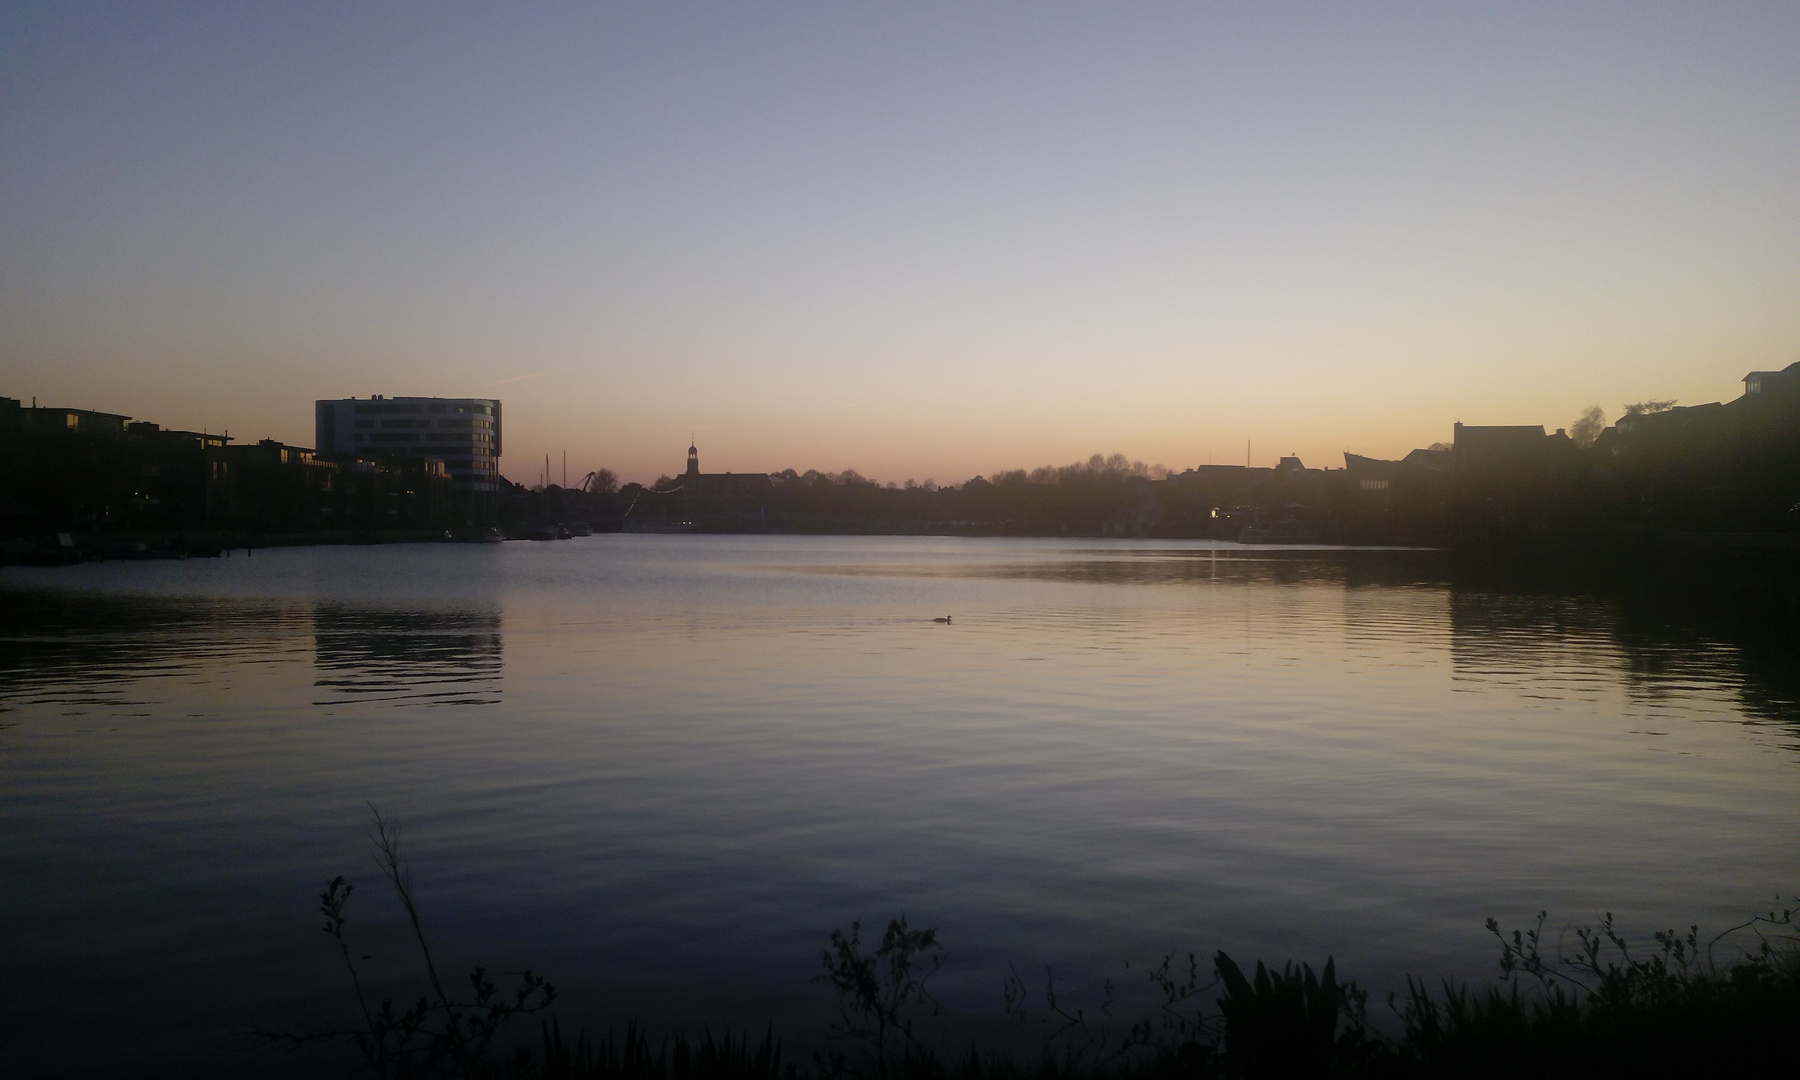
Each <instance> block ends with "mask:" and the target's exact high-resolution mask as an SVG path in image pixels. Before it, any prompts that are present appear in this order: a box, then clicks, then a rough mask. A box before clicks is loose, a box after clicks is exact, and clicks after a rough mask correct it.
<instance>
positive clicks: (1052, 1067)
mask: <svg viewBox="0 0 1800 1080" xmlns="http://www.w3.org/2000/svg"><path fill="white" fill-rule="evenodd" d="M374 836H375V840H376V857H377V862H378V865H379V866H380V868H381V871H382V874H383V876H384V877H385V878H386V882H387V885H388V886H389V887H390V888H391V889H392V891H393V893H394V895H395V897H396V898H397V899H398V901H399V903H400V906H401V908H402V909H403V911H404V912H405V915H406V918H407V920H408V923H409V925H410V927H411V930H412V932H413V937H414V940H415V942H416V944H417V946H418V950H419V962H420V971H419V973H418V975H419V989H418V995H417V997H415V998H413V999H411V1000H407V1001H400V1000H394V999H384V1000H379V1001H376V1000H371V999H370V998H369V997H368V996H367V994H366V993H365V989H364V985H363V977H362V975H361V972H360V968H359V963H358V956H357V953H356V950H355V947H354V945H353V943H352V936H351V935H350V933H349V930H348V913H347V908H348V904H349V900H350V898H351V895H352V893H353V892H354V886H353V885H351V883H349V882H347V881H346V880H345V879H344V878H342V877H339V878H336V879H334V880H333V881H331V882H329V883H328V884H327V885H326V888H325V890H324V891H323V892H322V893H321V894H320V895H319V909H318V910H319V913H320V915H321V916H322V917H323V920H324V921H323V929H324V931H325V933H326V934H327V935H328V936H329V938H330V942H331V948H333V949H334V950H335V951H336V952H337V953H338V954H339V955H340V956H341V957H342V962H343V965H344V968H345V980H346V998H347V1008H346V1010H345V1013H346V1015H347V1016H348V1017H350V1019H349V1020H348V1022H347V1023H345V1024H343V1025H341V1026H331V1025H329V1024H323V1023H315V1024H314V1025H313V1026H311V1027H305V1028H285V1029H272V1030H265V1031H258V1032H255V1033H251V1034H250V1035H249V1036H248V1038H249V1041H250V1043H251V1044H252V1046H253V1048H254V1049H253V1050H252V1053H253V1054H255V1055H262V1054H276V1053H284V1052H293V1053H298V1054H301V1055H305V1056H309V1057H310V1056H316V1057H317V1059H318V1061H319V1063H320V1066H321V1068H322V1069H330V1070H332V1071H337V1070H341V1069H342V1068H343V1067H344V1066H345V1065H347V1064H351V1063H354V1062H358V1061H359V1062H360V1063H361V1066H362V1068H363V1072H364V1074H365V1075H375V1076H382V1077H482V1078H487V1077H493V1078H500V1077H506V1078H520V1080H524V1078H544V1080H550V1078H589V1077H593V1078H607V1080H728V1078H729V1080H740V1078H741V1080H800V1078H818V1080H842V1078H852V1077H854V1078H868V1077H874V1078H908V1080H911V1078H931V1080H938V1078H942V1080H982V1078H988V1077H992V1078H996V1080H1005V1078H1018V1080H1026V1078H1042V1080H1078V1078H1092V1080H1103V1078H1107V1080H1136V1078H1143V1080H1152V1078H1175V1077H1194V1078H1202V1077H1296V1076H1298V1077H1305V1076H1350V1077H1502V1076H1505V1077H1518V1076H1530V1077H1562V1076H1570V1077H1574V1076H1625V1075H1635V1076H1656V1075H1678V1074H1694V1075H1729V1074H1748V1073H1749V1072H1750V1071H1751V1070H1753V1069H1755V1070H1762V1069H1767V1068H1770V1067H1776V1066H1778V1064H1779V1063H1781V1062H1783V1061H1785V1060H1786V1059H1787V1057H1788V1056H1789V1055H1790V1054H1791V1053H1792V1049H1793V1046H1792V1042H1793V1038H1792V1033H1793V1030H1794V1029H1793V1022H1794V1018H1795V1017H1796V1016H1800V935H1796V933H1795V916H1796V915H1797V914H1800V909H1796V908H1795V907H1792V906H1788V907H1780V908H1776V909H1772V910H1770V911H1768V912H1765V913H1763V914H1760V915H1756V916H1753V917H1751V918H1749V919H1747V920H1745V921H1744V922H1743V923H1740V924H1739V925H1737V926H1734V927H1730V928H1727V929H1726V930H1724V931H1722V932H1720V933H1717V934H1714V935H1712V936H1704V935H1702V934H1701V932H1700V930H1699V928H1698V927H1690V928H1689V929H1688V930H1687V931H1686V932H1685V933H1683V932H1679V931H1676V930H1673V929H1671V930H1666V931H1660V932H1657V933H1655V934H1654V935H1653V940H1652V942H1651V943H1650V944H1649V945H1648V946H1647V947H1646V946H1643V944H1642V943H1633V942H1631V941H1628V940H1627V939H1626V937H1625V936H1624V935H1623V934H1622V933H1621V932H1619V931H1618V930H1617V929H1616V928H1615V927H1614V925H1613V920H1612V916H1611V915H1610V914H1608V915H1607V916H1606V917H1605V918H1604V919H1603V920H1602V921H1601V922H1600V923H1599V925H1597V926H1587V927H1577V928H1574V929H1572V930H1571V931H1566V932H1564V933H1563V934H1562V935H1560V938H1559V940H1560V941H1561V942H1562V943H1563V944H1556V945H1552V944H1550V943H1549V942H1548V941H1547V940H1546V937H1545V933H1544V928H1545V923H1546V919H1547V917H1546V916H1545V915H1540V916H1539V917H1538V920H1537V923H1536V925H1534V926H1532V927H1530V928H1528V929H1522V930H1521V929H1514V930H1510V931H1508V930H1506V929H1504V928H1502V927H1500V926H1499V925H1498V924H1497V923H1496V922H1495V921H1494V920H1492V919H1490V920H1489V921H1488V924H1487V929H1488V932H1489V933H1490V934H1492V935H1493V937H1494V939H1495V942H1496V944H1497V947H1498V949H1499V978H1498V980H1497V981H1496V982H1495V983H1492V984H1487V985H1481V986H1475V985H1469V984H1463V983H1457V982H1454V981H1451V980H1441V981H1437V982H1433V981H1431V980H1427V979H1419V978H1411V979H1409V980H1408V985H1407V989H1406V992H1405V993H1404V994H1393V995H1390V996H1389V998H1388V1001H1387V1002H1386V1003H1385V1006H1386V1008H1385V1010H1376V1012H1375V1013H1374V1014H1372V1012H1371V1008H1370V1001H1369V994H1368V993H1367V992H1366V991H1364V990H1362V989H1360V988H1359V987H1358V986H1357V984H1356V983H1355V982H1354V981H1351V980H1345V979H1343V978H1341V977H1340V976H1339V973H1338V972H1337V970H1336V965H1335V964H1334V963H1333V962H1332V961H1331V960H1330V959H1329V958H1328V959H1327V960H1326V961H1325V963H1324V965H1323V967H1322V968H1320V969H1317V970H1315V969H1314V968H1313V967H1312V965H1310V964H1304V963H1302V964H1295V963H1287V964H1284V965H1282V966H1281V967H1280V968H1279V969H1276V968H1273V967H1270V966H1268V965H1266V964H1264V963H1263V962H1260V961H1258V962H1256V963H1255V964H1253V965H1245V964H1240V963H1239V962H1238V961H1237V960H1235V959H1233V958H1232V957H1230V956H1228V955H1226V954H1225V953H1223V952H1219V953H1217V954H1215V955H1214V956H1213V957H1212V958H1211V959H1210V960H1203V959H1202V958H1200V957H1199V956H1197V955H1195V954H1188V955H1186V956H1185V957H1183V956H1176V955H1171V956H1169V957H1166V958H1165V959H1164V960H1163V962H1162V963H1161V964H1160V965H1159V966H1157V967H1156V968H1154V969H1152V970H1151V971H1150V972H1149V973H1148V978H1149V980H1150V982H1151V983H1153V984H1154V986H1155V989H1156V990H1157V992H1158V994H1159V996H1160V998H1161V1001H1160V1005H1159V1007H1156V1008H1153V1009H1151V1010H1149V1011H1148V1012H1146V1013H1145V1014H1144V1015H1139V1016H1129V1015H1125V1014H1124V1011H1123V1010H1122V1009H1118V1008H1115V1007H1113V1005H1112V1004H1111V1001H1112V996H1111V993H1110V987H1109V993H1108V995H1107V998H1106V999H1105V1000H1103V1001H1102V1003H1101V1004H1100V1005H1099V1007H1098V1008H1097V1009H1091V1010H1084V1009H1080V1008H1076V1007H1073V1006H1069V1005H1066V1004H1065V1003H1064V1002H1063V1001H1061V1000H1059V997H1058V994H1057V990H1056V986H1055V984H1054V981H1053V979H1051V978H1050V977H1049V976H1046V979H1045V982H1044V983H1043V985H1042V986H1041V987H1039V986H1028V985H1027V984H1026V982H1025V980H1023V979H1022V978H1020V977H1018V976H1017V975H1015V976H1014V977H1013V978H1012V979H1010V980H1009V981H1008V983H1007V985H1006V987H1005V988H1004V991H1003V995H1002V996H1003V1006H1004V1009H1005V1013H1006V1016H1007V1019H1008V1020H1009V1021H1010V1022H1011V1023H1012V1024H1013V1025H1015V1030H1017V1031H1018V1032H1019V1033H1020V1037H1019V1038H1016V1039H1013V1040H1011V1043H1010V1045H1007V1046H1004V1047H983V1046H980V1045H976V1044H973V1043H970V1044H963V1045H950V1044H949V1042H948V1040H947V1039H946V1038H945V1037H944V1036H943V1034H942V1028H941V1025H940V1023H939V1021H940V1020H941V1011H940V1009H939V1007H938V1004H937V1002H936V1000H935V999H934V998H933V997H932V994H931V989H930V983H931V979H932V976H933V975H934V974H935V973H936V972H937V970H938V968H939V967H940V965H941V964H942V962H943V955H942V950H941V945H940V942H939V941H938V938H937V934H936V931H935V930H931V929H915V928H913V927H912V926H910V925H909V924H908V922H907V919H906V917H905V916H904V915H902V916H900V917H897V918H894V919H892V920H890V921H889V922H888V923H887V925H886V927H885V928H884V929H883V930H882V932H881V933H880V935H879V937H877V936H875V935H874V934H872V933H871V934H870V935H868V936H867V937H865V935H864V933H863V928H862V927H861V926H860V925H859V924H854V923H853V924H852V925H851V928H850V930H849V932H848V933H845V932H843V931H834V932H833V933H832V934H831V937H830V940H829V943H828V946H827V947H826V948H825V949H824V950H823V951H822V953H821V964H820V972H819V975H818V976H817V977H818V980H819V981H820V982H822V983H825V984H827V985H828V986H829V987H830V988H831V989H832V990H833V991H834V993H835V995H836V999H837V1010H836V1015H835V1016H834V1018H833V1021H832V1025H831V1028H832V1032H833V1035H834V1041H835V1045H834V1047H833V1048H831V1049H828V1050H825V1051H815V1052H813V1053H812V1054H811V1055H809V1056H807V1057H806V1058H804V1059H798V1056H797V1055H789V1054H787V1053H785V1052H784V1047H783V1045H782V1042H781V1040H780V1038H779V1036H778V1034H777V1033H776V1032H774V1031H773V1030H769V1031H764V1032H761V1033H756V1034H748V1033H734V1032H732V1031H730V1030H722V1031H714V1030H712V1029H710V1028H708V1029H705V1032H706V1033H705V1034H703V1035H701V1036H700V1037H698V1038H694V1037H690V1036H685V1035H672V1036H668V1037H661V1036H655V1035H652V1034H650V1033H648V1032H645V1031H644V1030H642V1029H640V1028H638V1027H637V1026H636V1025H635V1024H634V1023H627V1024H626V1025H625V1026H624V1028H623V1029H622V1030H621V1029H619V1028H618V1027H610V1028H608V1027H604V1026H603V1025H599V1026H571V1025H566V1024H565V1018H563V1017H560V1016H557V1015H556V1014H555V1012H554V1007H555V1004H556V988H555V986H554V984H553V983H551V982H550V981H548V980H546V979H545V978H544V977H542V976H540V975H537V974H535V973H533V972H531V971H525V972H520V973H512V974H509V975H506V976H501V975H497V974H493V973H490V972H488V971H487V970H485V969H483V968H476V969H474V970H472V971H469V972H464V973H451V972H448V971H443V970H440V969H439V967H438V966H437V963H436V960H435V958H434V956H433V953H432V950H431V947H430V944H429V941H428V938H427V935H426V932H425V927H424V922H423V919H422V918H421V915H420V912H419V910H418V908H417V907H416V906H415V903H414V899H413V895H412V890H411V888H410V878H409V875H408V873H407V869H406V863H405V860H404V858H403V856H402V855H401V854H400V851H399V847H398V843H397V840H396V834H395V833H394V832H393V830H392V829H391V828H390V827H389V826H388V825H386V824H385V823H383V822H381V821H380V819H379V818H378V819H377V822H376V831H375V834H374ZM1571 941H1572V942H1573V945H1572V947H1571V946H1569V945H1568V944H1567V943H1569V942H1571ZM1547 949H1548V951H1546V950H1547ZM1383 1013H1385V1015H1383ZM596 1031H603V1032H604V1033H603V1034H596V1033H595V1032H596Z"/></svg>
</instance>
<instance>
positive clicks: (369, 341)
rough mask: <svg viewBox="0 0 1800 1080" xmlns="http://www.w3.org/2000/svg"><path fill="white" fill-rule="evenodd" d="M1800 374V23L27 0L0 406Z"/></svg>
mask: <svg viewBox="0 0 1800 1080" xmlns="http://www.w3.org/2000/svg"><path fill="white" fill-rule="evenodd" d="M1796 360H1800V5H1796V4H1793V3H1779V4H1773V3H1772V4H1683V5H1661V4H1648V3H1631V4H1619V5H1612V4H1587V3H1584V4H1567V3H1558V4H1549V5H1535V4H1527V3H1519V2H1507V3H1502V4H1493V5H1482V6H1477V5H1455V6H1452V5H1446V4H1441V3H1430V4H1416V5H1410V4H1381V5H1366V4H1347V3H1346V4H1306V5H1294V6H1283V5H1277V4H1265V3H1256V4H1166V5H1165V4H1142V3H1140V4H1106V5H1102V4H1082V5H1051V4H1045V3H1029V4H1000V3H983V4H960V3H959V4H916V3H909V4H904V5H899V4H896V5H889V6H876V5H864V4H854V5H851V4H793V3H759V4H716V5H715V4H618V5H605V6H601V5H595V4H583V5H579V6H572V7H561V8H553V7H549V6H542V5H533V6H513V5H489V6H475V5H425V4H407V5H401V4H344V5H331V4H320V3H306V4H292V5H284V4H276V3H256V4H219V5H211V4H154V5H149V4H146V5H131V4H123V3H103V4H92V5H84V4H76V3H67V4H64V3H55V4H52V3H39V4H10V5H6V6H5V8H4V9H3V10H0V394H5V395H7V396H13V397H25V398H30V397H32V396H34V395H35V396H36V397H38V398H39V399H40V400H41V401H42V403H44V404H56V405H71V406H77V407H84V408H96V409H102V410H107V411H113V412H122V413H129V414H132V415H135V416H139V417H142V418H145V419H151V420H155V421H158V422H160V423H164V424H167V425H170V426H177V427H190V428H200V427H202V426H205V427H207V428H209V429H211V430H215V431H216V430H219V429H221V428H229V429H230V431H231V434H232V435H233V436H234V437H237V438H243V439H253V438H258V437H264V436H273V437H275V438H280V439H283V440H287V441H290V442H296V443H300V444H303V445H311V443H312V438H313V434H312V401H313V399H314V398H319V397H347V396H351V395H356V396H367V395H369V394H376V393H381V394H395V395H398V394H431V395H449V396H461V395H473V396H495V397H499V398H501V399H502V400H503V401H504V402H505V406H506V414H505V419H506V450H507V453H506V456H505V458H504V459H503V460H502V463H501V466H502V471H503V472H504V473H506V474H507V475H509V476H511V477H512V478H514V479H518V480H524V481H528V482H531V481H535V480H536V478H537V475H538V470H539V468H540V466H541V459H542V456H543V455H544V454H545V453H546V452H549V453H553V454H556V455H558V458H557V465H556V468H555V471H556V472H558V473H560V469H561V459H560V454H561V452H562V451H563V449H564V448H566V449H567V451H568V454H569V463H570V470H571V472H572V473H574V474H577V475H579V473H581V472H584V471H586V470H587V469H589V468H594V467H597V466H601V465H605V466H609V467H611V468H613V469H615V470H617V471H619V472H620V473H622V474H623V475H624V476H625V477H626V478H628V479H639V480H649V479H653V478H654V477H655V476H656V475H657V474H658V473H659V472H675V471H677V470H678V469H679V468H680V467H681V465H682V461H683V455H684V452H685V449H686V446H687V442H688V438H689V436H690V435H693V436H694V437H696V438H697V439H698V440H699V444H700V449H701V462H702V465H703V466H704V467H705V468H707V469H708V470H709V471H712V470H725V469H732V470H738V471H752V470H754V471H762V470H774V469H780V468H785V467H790V466H791V467H795V468H799V469H806V468H818V469H821V470H837V469H844V468H855V469H857V470H859V471H860V472H862V473H864V474H866V475H870V476H874V477H877V478H879V479H882V480H896V481H898V480H905V479H907V478H909V477H910V478H916V479H920V480H923V479H925V478H927V477H931V478H934V479H936V480H938V481H939V482H954V481H960V480H963V479H965V478H967V477H968V476H971V475H974V474H976V473H991V472H993V471H995V470H997V469H1001V468H1009V467H1015V466H1032V465H1038V464H1044V463H1052V462H1054V463H1063V462H1067V461H1071V460H1075V459H1077V458H1085V457H1086V456H1087V455H1088V454H1090V453H1092V452H1095V451H1101V452H1108V453H1110V452H1113V451H1121V452H1123V453H1125V454H1127V455H1129V456H1131V457H1135V458H1142V459H1144V460H1147V461H1153V462H1162V463H1165V464H1167V465H1169V466H1172V467H1175V468H1183V467H1188V466H1192V465H1195V464H1204V463H1205V462H1207V461H1208V460H1212V461H1219V462H1241V461H1243V460H1244V447H1245V441H1246V440H1247V439H1248V440H1251V441H1252V449H1253V453H1254V457H1255V461H1256V463H1257V464H1260V465H1268V464H1273V462H1274V458H1275V457H1276V455H1277V454H1280V453H1287V452H1295V451H1297V452H1298V453H1299V454H1300V455H1301V456H1302V457H1303V458H1304V459H1305V460H1306V461H1307V463H1308V464H1311V465H1333V466H1336V465H1341V464H1342V457H1341V454H1342V452H1343V451H1344V450H1352V451H1356V452H1358V453H1366V454H1372V455H1376V456H1394V455H1399V454H1402V453H1404V452H1405V451H1406V450H1408V449H1410V448H1411V447H1414V446H1419V445H1425V444H1429V443H1431V442H1433V441H1437V440H1447V439H1448V438H1449V435H1450V425H1451V423H1452V421H1454V420H1459V419H1460V420H1462V421H1464V422H1466V423H1543V424H1546V425H1548V426H1549V427H1552V428H1554V427H1558V426H1564V425H1567V424H1568V423H1569V422H1570V421H1572V420H1573V419H1574V417H1575V416H1576V414H1577V413H1578V412H1579V411H1580V409H1581V408H1582V407H1584V406H1586V405H1588V404H1590V403H1599V404H1600V405H1601V406H1602V407H1603V408H1605V409H1606V411H1607V413H1608V415H1609V416H1616V415H1617V414H1618V412H1619V411H1620V406H1621V404H1622V403H1624V402H1627V401H1636V400H1640V399H1642V398H1646V397H1659V398H1677V399H1679V400H1681V401H1682V402H1684V403H1698V402H1703V401H1713V400H1720V399H1729V398H1731V397H1735V396H1736V395H1737V394H1738V393H1740V392H1741V389H1742V387H1741V384H1740V383H1739V380H1740V379H1741V378H1742V376H1743V375H1744V373H1745V372H1746V371H1749V370H1752V369H1760V368H1775V367H1781V366H1785V365H1786V364H1788V363H1791V362H1793V361H1796Z"/></svg>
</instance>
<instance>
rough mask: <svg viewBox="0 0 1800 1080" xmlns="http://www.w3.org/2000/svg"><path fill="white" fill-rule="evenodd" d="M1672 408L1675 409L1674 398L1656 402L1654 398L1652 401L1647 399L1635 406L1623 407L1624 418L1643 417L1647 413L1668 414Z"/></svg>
mask: <svg viewBox="0 0 1800 1080" xmlns="http://www.w3.org/2000/svg"><path fill="white" fill-rule="evenodd" d="M1674 407H1675V399H1674V398H1670V399H1669V400H1667V401H1657V400H1655V399H1654V398H1652V399H1649V400H1646V401H1640V402H1638V403H1637V404H1635V405H1627V406H1625V415H1626V416H1644V415H1646V414H1648V413H1659V412H1668V411H1669V410H1670V409H1673V408H1674Z"/></svg>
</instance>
